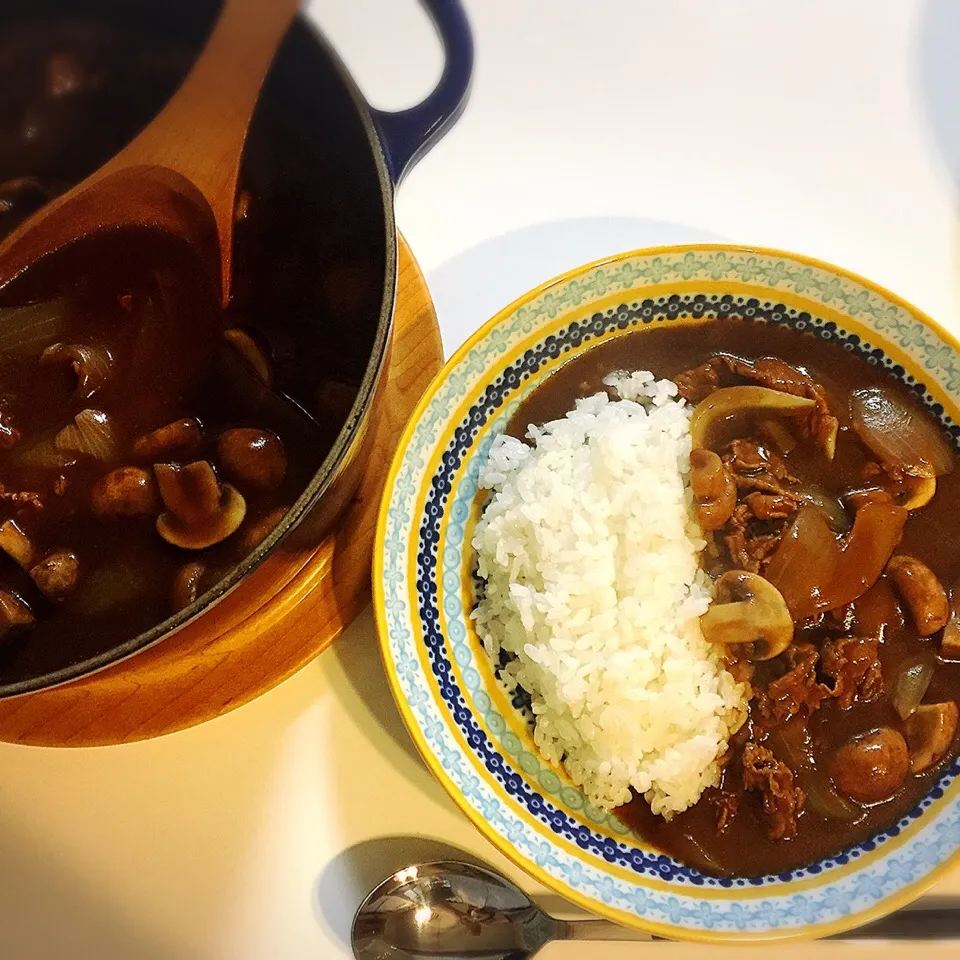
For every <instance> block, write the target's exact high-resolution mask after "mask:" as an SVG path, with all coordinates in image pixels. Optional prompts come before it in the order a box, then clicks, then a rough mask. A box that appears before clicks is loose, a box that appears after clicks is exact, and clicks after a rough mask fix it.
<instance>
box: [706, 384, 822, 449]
mask: <svg viewBox="0 0 960 960" xmlns="http://www.w3.org/2000/svg"><path fill="white" fill-rule="evenodd" d="M816 406H817V404H816V401H815V400H811V399H810V398H809V397H798V396H794V395H793V394H792V393H784V392H783V390H772V389H771V388H770V387H749V386H748V387H722V388H721V389H719V390H714V391H713V393H711V394H710V396H708V397H707V398H706V399H705V400H701V401H700V403H698V404H697V405H696V407H694V409H693V414H692V415H691V417H690V436H691V438H692V439H693V446H694V449H696V448H697V447H705V446H707V439H708V438H709V436H710V433H711V431H712V430H713V428H714V427H715V426H716V425H717V424H718V423H720V421H721V420H725V419H726V418H727V417H731V416H733V415H734V414H739V413H763V414H765V415H766V419H769V418H770V417H778V416H795V415H798V414H809V413H812V412H813V411H814V410H815V409H816Z"/></svg>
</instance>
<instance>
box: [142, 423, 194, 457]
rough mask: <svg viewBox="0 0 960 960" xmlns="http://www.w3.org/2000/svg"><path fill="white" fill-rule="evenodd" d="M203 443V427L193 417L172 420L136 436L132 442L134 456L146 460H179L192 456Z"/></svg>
mask: <svg viewBox="0 0 960 960" xmlns="http://www.w3.org/2000/svg"><path fill="white" fill-rule="evenodd" d="M202 443H203V428H202V427H201V426H200V421H199V420H195V419H194V418H193V417H184V418H183V419H181V420H174V421H173V423H168V424H166V425H165V426H162V427H158V428H157V429H156V430H151V431H150V433H145V434H144V435H143V436H141V437H138V438H137V440H136V441H135V442H134V444H133V452H134V455H135V456H138V457H143V458H145V459H147V460H181V459H183V458H186V457H192V456H193V455H194V454H195V453H196V452H197V451H198V450H199V449H200V445H201V444H202Z"/></svg>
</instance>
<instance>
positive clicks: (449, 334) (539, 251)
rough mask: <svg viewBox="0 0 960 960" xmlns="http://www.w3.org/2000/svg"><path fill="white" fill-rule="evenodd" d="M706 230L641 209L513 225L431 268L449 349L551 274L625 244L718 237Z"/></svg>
mask: <svg viewBox="0 0 960 960" xmlns="http://www.w3.org/2000/svg"><path fill="white" fill-rule="evenodd" d="M722 239H723V238H722V237H719V236H717V235H716V234H714V233H710V232H708V231H706V230H700V229H698V228H696V227H689V226H686V225H684V224H679V223H670V222H669V221H666V220H646V219H643V218H640V217H577V218H571V219H569V220H552V221H549V222H547V223H536V224H533V225H532V226H529V227H523V228H522V229H519V230H511V231H510V232H508V233H503V234H501V235H500V236H497V237H491V238H490V239H489V240H484V241H483V242H482V243H478V244H477V245H476V246H473V247H470V248H469V249H467V250H463V251H461V252H460V253H458V254H457V255H456V256H455V257H451V258H450V259H449V260H446V261H444V262H443V263H441V264H440V265H439V266H437V267H434V268H433V269H432V270H430V271H428V272H427V283H428V285H429V287H430V294H431V296H432V297H433V302H434V304H435V306H436V308H437V316H438V317H439V318H440V327H441V330H442V331H443V341H444V346H445V348H446V352H447V354H448V355H449V354H450V352H451V351H452V350H453V349H454V348H455V347H456V346H458V345H459V344H460V343H461V342H463V341H464V340H465V339H466V338H467V337H468V336H469V335H470V334H471V333H473V332H474V331H475V330H476V329H477V328H478V327H480V326H481V325H482V324H483V323H485V322H486V321H487V320H489V319H490V317H492V316H494V314H496V313H497V312H498V311H500V310H502V309H503V308H504V307H505V306H507V305H508V304H509V303H512V302H513V301H514V300H516V298H517V297H519V296H521V295H522V294H524V293H526V292H527V291H528V290H531V289H533V288H534V287H537V286H539V285H540V284H542V283H544V282H546V281H547V280H549V279H550V278H551V277H555V276H557V274H559V273H563V272H564V271H566V270H571V269H573V268H574V267H578V266H580V265H581V264H583V263H589V262H590V261H591V260H599V259H601V258H603V257H609V256H612V255H613V254H616V253H622V252H623V251H625V250H636V249H638V248H639V247H653V246H660V245H662V244H674V243H711V242H719V241H720V240H722Z"/></svg>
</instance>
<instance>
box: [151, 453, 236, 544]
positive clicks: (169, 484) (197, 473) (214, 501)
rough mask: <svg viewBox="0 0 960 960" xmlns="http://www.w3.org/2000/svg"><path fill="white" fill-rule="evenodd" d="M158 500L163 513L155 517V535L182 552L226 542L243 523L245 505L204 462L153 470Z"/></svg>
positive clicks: (169, 464) (171, 464)
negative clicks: (157, 489)
mask: <svg viewBox="0 0 960 960" xmlns="http://www.w3.org/2000/svg"><path fill="white" fill-rule="evenodd" d="M153 469H154V473H155V474H156V477H157V483H158V484H159V486H160V497H161V499H162V500H163V503H164V506H166V508H167V510H166V512H165V513H161V514H160V516H159V517H157V532H158V533H159V534H160V536H161V537H163V539H164V540H166V541H167V543H171V544H173V545H174V546H175V547H182V548H183V549H184V550H203V549H204V548H205V547H209V546H212V545H213V544H215V543H220V541H221V540H226V538H227V537H229V536H230V535H231V534H232V533H234V532H236V530H237V528H238V527H239V526H240V524H241V523H243V518H244V516H245V515H246V512H247V504H246V501H245V500H244V499H243V497H242V496H241V495H240V493H239V491H237V489H236V488H235V487H232V486H231V485H230V484H229V483H225V484H223V485H221V484H220V482H219V481H218V480H217V475H216V473H215V472H214V470H213V467H212V466H211V465H210V464H209V463H208V462H207V461H206V460H199V461H197V462H196V463H191V464H188V465H187V466H185V467H181V466H178V465H177V464H173V463H158V464H156V465H155V466H154V468H153Z"/></svg>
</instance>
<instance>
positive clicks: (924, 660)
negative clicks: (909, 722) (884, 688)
mask: <svg viewBox="0 0 960 960" xmlns="http://www.w3.org/2000/svg"><path fill="white" fill-rule="evenodd" d="M936 669H937V659H936V657H935V656H934V655H933V653H932V652H929V653H921V654H918V655H917V656H916V657H911V658H910V659H909V660H905V661H904V662H903V663H901V664H900V666H899V667H898V668H897V675H896V677H895V678H894V680H893V683H892V684H890V686H891V688H892V690H893V694H892V696H891V700H892V701H893V708H894V709H895V710H896V711H897V713H898V714H899V715H900V719H901V720H906V719H907V717H909V716H910V714H911V713H913V711H914V710H916V709H917V707H919V706H920V704H921V703H923V698H924V696H925V695H926V692H927V688H928V687H929V686H930V681H931V680H932V679H933V674H934V673H935V672H936Z"/></svg>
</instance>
